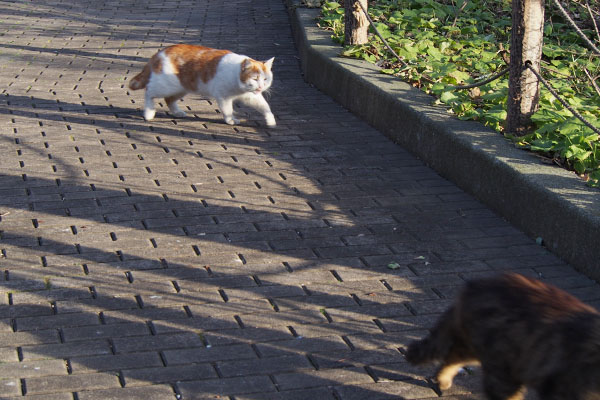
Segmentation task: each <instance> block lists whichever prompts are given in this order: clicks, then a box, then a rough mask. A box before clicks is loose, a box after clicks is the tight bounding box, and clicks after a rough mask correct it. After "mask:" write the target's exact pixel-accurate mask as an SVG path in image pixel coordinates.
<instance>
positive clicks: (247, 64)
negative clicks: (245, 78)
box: [242, 58, 252, 71]
mask: <svg viewBox="0 0 600 400" xmlns="http://www.w3.org/2000/svg"><path fill="white" fill-rule="evenodd" d="M251 66H252V60H250V59H249V58H246V59H244V61H242V71H246V70H248V69H249V68H250V67H251Z"/></svg>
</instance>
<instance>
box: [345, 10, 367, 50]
mask: <svg viewBox="0 0 600 400" xmlns="http://www.w3.org/2000/svg"><path fill="white" fill-rule="evenodd" d="M359 1H360V3H361V4H362V5H363V6H364V8H365V10H367V9H368V8H367V7H368V5H367V0H346V1H344V11H345V13H344V43H345V44H346V45H350V44H352V45H353V44H365V43H367V31H368V29H369V21H367V17H366V16H365V14H364V12H363V10H362V8H361V6H360V4H358V2H359Z"/></svg>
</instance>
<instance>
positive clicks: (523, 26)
mask: <svg viewBox="0 0 600 400" xmlns="http://www.w3.org/2000/svg"><path fill="white" fill-rule="evenodd" d="M543 40H544V0H513V1H512V34H511V45H510V74H509V84H508V85H509V86H508V102H507V116H506V132H507V133H510V134H516V135H518V136H521V135H524V134H526V133H527V132H528V131H529V130H531V128H532V123H531V116H532V115H533V113H535V112H536V111H537V109H538V100H539V95H540V88H539V82H538V79H537V77H536V76H535V75H534V74H533V73H532V72H531V71H530V70H529V69H528V68H525V63H526V62H529V63H531V66H532V68H534V69H535V70H536V71H538V72H539V70H540V60H541V58H542V43H543Z"/></svg>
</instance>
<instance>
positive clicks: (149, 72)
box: [129, 44, 276, 126]
mask: <svg viewBox="0 0 600 400" xmlns="http://www.w3.org/2000/svg"><path fill="white" fill-rule="evenodd" d="M273 60H274V58H271V59H270V60H268V61H265V62H261V61H256V60H253V59H251V58H249V57H246V56H242V55H239V54H235V53H232V52H231V51H229V50H218V49H212V48H209V47H204V46H195V45H190V44H177V45H174V46H169V47H167V48H165V49H163V50H161V51H159V52H158V53H156V54H155V55H153V56H152V58H150V61H148V63H147V64H146V65H145V66H144V69H143V70H142V72H140V73H139V74H137V75H136V76H135V77H134V78H133V79H132V80H131V81H130V82H129V88H130V89H132V90H137V89H143V88H146V95H145V105H144V118H145V119H146V120H147V121H149V120H151V119H153V118H154V115H155V114H156V111H155V109H154V99H155V98H159V97H164V99H165V101H166V103H167V106H168V107H169V111H170V112H171V114H173V116H175V117H184V116H185V115H186V114H185V112H184V111H183V110H182V109H180V108H179V107H178V105H177V101H178V100H179V99H181V98H182V97H183V96H185V95H186V94H188V93H198V94H201V95H203V96H209V97H212V98H214V99H216V100H217V104H218V105H219V109H220V110H221V112H222V113H223V118H224V119H225V122H226V123H228V124H229V125H234V124H237V123H239V121H238V120H237V119H235V118H234V116H233V102H234V101H241V102H242V103H244V104H247V105H249V106H251V107H253V108H255V109H256V110H258V111H260V112H261V113H262V114H263V116H264V118H265V121H266V123H267V125H268V126H275V124H276V123H275V117H274V116H273V113H272V112H271V108H270V107H269V104H268V103H267V101H266V100H265V98H264V97H263V92H264V91H265V90H267V89H269V87H270V86H271V83H272V82H273V73H272V72H271V67H272V66H273Z"/></svg>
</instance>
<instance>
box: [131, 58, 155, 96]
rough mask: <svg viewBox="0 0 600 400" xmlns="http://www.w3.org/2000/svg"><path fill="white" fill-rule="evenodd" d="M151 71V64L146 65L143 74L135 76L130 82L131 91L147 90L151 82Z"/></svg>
mask: <svg viewBox="0 0 600 400" xmlns="http://www.w3.org/2000/svg"><path fill="white" fill-rule="evenodd" d="M151 71H152V70H151V67H150V63H148V64H146V65H145V66H144V69H143V70H142V72H140V73H139V74H137V75H136V76H134V77H133V79H131V80H130V81H129V89H131V90H138V89H143V88H145V87H146V85H147V84H148V81H149V80H150V72H151Z"/></svg>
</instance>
